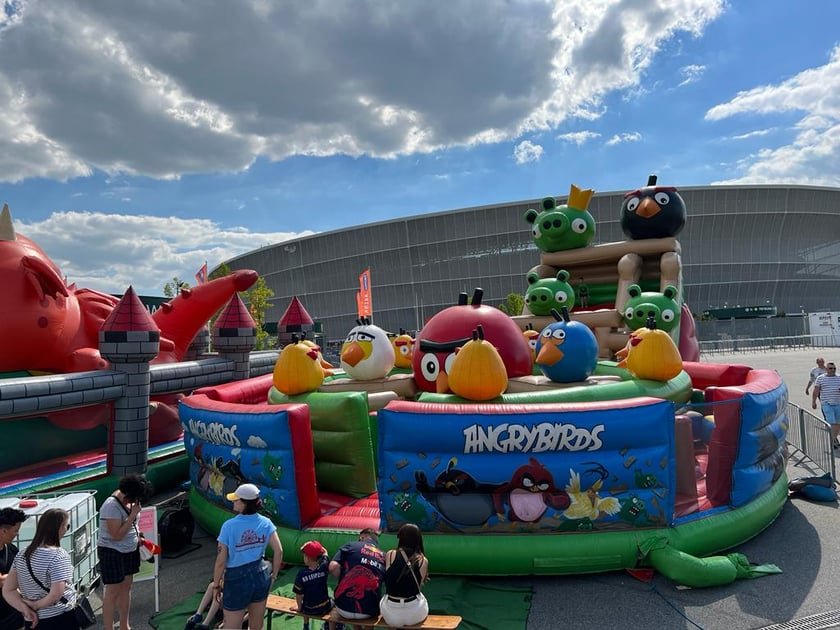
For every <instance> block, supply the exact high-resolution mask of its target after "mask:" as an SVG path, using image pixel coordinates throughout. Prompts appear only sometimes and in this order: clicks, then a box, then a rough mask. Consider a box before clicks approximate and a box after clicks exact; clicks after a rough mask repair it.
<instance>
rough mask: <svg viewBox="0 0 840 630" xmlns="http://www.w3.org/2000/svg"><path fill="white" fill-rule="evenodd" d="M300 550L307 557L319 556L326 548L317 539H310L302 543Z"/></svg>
mask: <svg viewBox="0 0 840 630" xmlns="http://www.w3.org/2000/svg"><path fill="white" fill-rule="evenodd" d="M300 550H301V552H303V555H304V556H306V557H307V558H320V557H321V556H323V555H324V554H325V553H327V550H326V549H324V545H322V544H321V543H319V542H318V541H317V540H310V541H309V542H306V543H304V544H303V546H302V547H301V548H300Z"/></svg>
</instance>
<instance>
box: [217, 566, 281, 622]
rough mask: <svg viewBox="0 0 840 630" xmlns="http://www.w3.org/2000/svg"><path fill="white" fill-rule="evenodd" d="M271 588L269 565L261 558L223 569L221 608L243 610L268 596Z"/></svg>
mask: <svg viewBox="0 0 840 630" xmlns="http://www.w3.org/2000/svg"><path fill="white" fill-rule="evenodd" d="M270 589H271V565H270V564H269V563H268V562H264V561H263V560H257V561H256V562H250V563H248V564H243V565H242V566H239V567H228V568H227V569H225V584H224V590H222V608H224V609H225V610H245V609H246V608H248V606H249V605H250V604H253V603H254V602H261V601H263V600H265V599H266V598H267V597H268V591H269V590H270Z"/></svg>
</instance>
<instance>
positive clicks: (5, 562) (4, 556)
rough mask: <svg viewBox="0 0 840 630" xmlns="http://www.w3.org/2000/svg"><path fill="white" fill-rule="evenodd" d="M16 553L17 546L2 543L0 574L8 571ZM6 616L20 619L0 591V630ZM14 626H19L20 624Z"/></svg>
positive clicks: (18, 614)
mask: <svg viewBox="0 0 840 630" xmlns="http://www.w3.org/2000/svg"><path fill="white" fill-rule="evenodd" d="M17 553H18V548H17V547H15V546H14V545H13V544H11V543H9V544H8V545H4V546H3V548H2V549H0V574H3V575H6V574H7V573H8V572H9V569H11V568H12V562H13V561H14V559H15V556H16V555H17ZM7 617H16V618H18V619H22V617H21V615H20V613H19V612H18V611H17V610H15V609H14V608H12V607H11V606H10V605H9V604H8V603H6V600H5V599H3V595H2V593H0V630H2V629H3V628H4V624H3V622H4V621H5V620H6V618H7ZM14 627H15V628H20V625H17V626H14Z"/></svg>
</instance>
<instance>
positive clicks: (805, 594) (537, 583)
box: [132, 348, 840, 630]
mask: <svg viewBox="0 0 840 630" xmlns="http://www.w3.org/2000/svg"><path fill="white" fill-rule="evenodd" d="M817 354H820V355H822V356H824V357H825V358H826V359H827V360H835V361H837V360H840V348H831V349H823V350H819V351H813V350H811V351H789V352H784V351H776V352H766V353H755V354H736V355H714V356H708V357H704V360H708V361H714V362H719V363H744V364H747V365H751V366H752V367H756V368H771V369H776V370H778V371H779V372H780V373H781V374H782V376H783V378H784V380H785V382H786V383H787V385H788V388H789V390H790V400H791V401H792V402H794V403H796V404H798V405H800V406H802V407H804V408H806V409H810V398H809V397H806V396H805V393H804V390H805V384H806V383H807V375H808V371H809V370H810V368H811V367H812V366H813V364H814V358H815V357H816V356H817ZM788 474H789V476H791V477H799V476H805V475H809V474H812V472H809V471H808V470H806V469H804V468H794V467H790V468H789V470H788ZM813 474H816V471H813ZM163 499H164V498H161V500H163ZM838 532H840V527H838V508H837V505H832V504H825V503H810V502H807V501H803V500H800V499H794V500H791V501H789V502H788V503H787V504H786V505H785V507H784V509H783V510H782V513H781V515H780V516H779V519H778V520H777V521H776V522H775V523H774V524H773V525H771V526H770V527H769V528H768V529H767V530H766V531H764V532H763V533H761V534H760V535H759V536H757V537H756V538H754V539H753V540H751V541H749V542H748V543H746V544H744V545H742V546H741V547H739V548H738V549H737V550H736V551H738V552H741V553H744V554H746V555H747V557H748V558H749V559H750V560H751V561H752V562H754V563H773V564H776V565H778V566H779V567H780V568H781V569H782V570H783V573H782V574H780V575H773V576H769V577H763V578H760V579H756V580H742V581H738V582H735V583H734V584H731V585H729V586H723V587H715V588H708V589H696V590H692V589H682V588H679V587H677V586H675V585H674V584H673V583H671V582H670V581H668V580H667V579H665V578H663V577H661V576H656V577H655V578H654V580H653V582H652V583H650V584H646V583H643V582H639V581H637V580H635V579H634V578H632V577H630V576H629V575H627V574H625V573H620V572H616V573H608V574H597V575H591V576H572V577H557V578H519V579H521V580H522V581H525V582H527V583H529V584H532V585H533V587H534V599H533V602H532V607H531V614H530V617H529V620H528V630H548V629H553V628H561V627H562V628H564V629H577V628H580V629H587V628H598V629H603V628H657V629H658V628H674V629H676V628H706V629H726V630H746V629H752V628H763V627H765V626H770V625H772V624H777V623H785V622H791V623H786V624H785V626H784V627H785V628H786V629H794V628H809V629H811V630H813V629H816V628H829V627H840V610H838V609H840V602H838V592H840V587H838V585H840V545H838V544H837V543H836V537H837V535H838ZM194 541H195V542H197V543H201V547H200V549H198V550H197V551H195V552H192V553H189V554H186V555H184V556H182V557H181V558H178V559H172V560H169V559H163V560H162V561H161V573H160V606H161V609H164V610H165V609H167V608H170V607H171V606H173V605H174V604H176V603H178V602H180V601H182V600H184V599H186V598H187V597H189V596H191V595H193V594H194V593H196V592H198V591H199V590H201V589H203V588H204V587H205V586H206V585H207V582H208V581H209V579H210V576H211V572H212V566H213V559H214V557H215V541H214V540H213V539H212V538H211V537H209V536H208V535H207V534H205V533H203V532H201V531H200V530H199V531H197V532H196V536H195V537H194ZM154 610H155V596H154V587H153V582H144V583H140V584H137V585H135V589H134V606H133V621H132V626H133V628H134V630H143V629H144V628H147V627H149V626H148V625H147V624H146V620H148V618H149V617H150V615H152V614H153V613H154ZM812 615H818V616H820V621H817V620H815V619H814V620H805V619H803V618H805V617H809V616H812ZM489 630H497V629H489ZM498 630H504V629H498Z"/></svg>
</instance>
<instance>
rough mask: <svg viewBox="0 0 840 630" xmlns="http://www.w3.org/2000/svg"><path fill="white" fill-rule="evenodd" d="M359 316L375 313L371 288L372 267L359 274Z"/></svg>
mask: <svg viewBox="0 0 840 630" xmlns="http://www.w3.org/2000/svg"><path fill="white" fill-rule="evenodd" d="M359 289H360V291H359V304H358V307H359V317H366V316H367V317H370V316H372V315H373V295H372V293H371V288H370V269H365V270H364V271H363V272H362V275H360V276H359Z"/></svg>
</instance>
